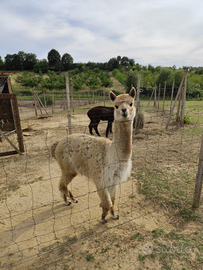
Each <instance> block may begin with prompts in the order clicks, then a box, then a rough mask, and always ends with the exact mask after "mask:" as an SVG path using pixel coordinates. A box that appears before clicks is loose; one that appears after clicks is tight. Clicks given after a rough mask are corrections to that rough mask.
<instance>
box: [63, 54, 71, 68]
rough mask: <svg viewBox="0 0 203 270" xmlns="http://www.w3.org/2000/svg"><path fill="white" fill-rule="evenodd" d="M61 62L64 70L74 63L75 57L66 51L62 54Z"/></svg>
mask: <svg viewBox="0 0 203 270" xmlns="http://www.w3.org/2000/svg"><path fill="white" fill-rule="evenodd" d="M61 64H62V69H63V70H69V69H70V67H71V65H72V64H73V57H72V56H71V55H70V54H68V53H65V54H64V55H63V56H62V59H61Z"/></svg>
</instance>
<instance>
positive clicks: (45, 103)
mask: <svg viewBox="0 0 203 270" xmlns="http://www.w3.org/2000/svg"><path fill="white" fill-rule="evenodd" d="M43 93H44V107H46V106H47V101H46V94H45V91H44V92H43Z"/></svg>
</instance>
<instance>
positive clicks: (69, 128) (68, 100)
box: [65, 72, 72, 134]
mask: <svg viewBox="0 0 203 270" xmlns="http://www.w3.org/2000/svg"><path fill="white" fill-rule="evenodd" d="M65 77H66V99H67V108H68V131H69V134H71V133H72V130H71V111H70V92H69V78H68V72H66V74H65Z"/></svg>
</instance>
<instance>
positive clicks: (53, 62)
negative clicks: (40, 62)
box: [47, 49, 61, 71]
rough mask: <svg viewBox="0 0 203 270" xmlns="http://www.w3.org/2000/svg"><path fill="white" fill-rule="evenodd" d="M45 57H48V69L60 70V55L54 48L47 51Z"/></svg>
mask: <svg viewBox="0 0 203 270" xmlns="http://www.w3.org/2000/svg"><path fill="white" fill-rule="evenodd" d="M47 58H48V62H49V67H50V69H53V70H55V71H59V70H61V56H60V54H59V52H58V51H56V50H55V49H52V50H51V51H50V52H49V53H48V56H47Z"/></svg>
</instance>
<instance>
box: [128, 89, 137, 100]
mask: <svg viewBox="0 0 203 270" xmlns="http://www.w3.org/2000/svg"><path fill="white" fill-rule="evenodd" d="M129 96H131V97H132V98H135V96H136V90H135V88H134V87H132V88H131V90H130V92H129Z"/></svg>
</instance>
